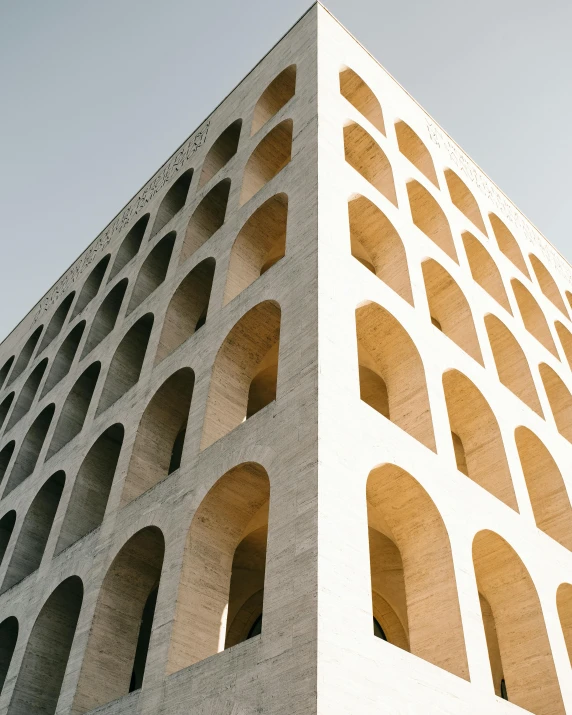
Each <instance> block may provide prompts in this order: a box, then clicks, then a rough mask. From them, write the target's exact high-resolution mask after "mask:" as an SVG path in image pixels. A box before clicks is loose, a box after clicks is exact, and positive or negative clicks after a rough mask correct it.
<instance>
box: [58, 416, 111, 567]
mask: <svg viewBox="0 0 572 715" xmlns="http://www.w3.org/2000/svg"><path fill="white" fill-rule="evenodd" d="M124 434H125V430H124V429H123V425H121V424H114V425H112V426H111V427H108V428H107V429H106V430H105V432H103V434H101V435H100V436H99V437H98V438H97V439H96V441H95V442H94V443H93V445H92V446H91V448H90V450H89V452H88V453H87V455H86V456H85V458H84V460H83V462H82V463H81V467H80V468H79V471H78V473H77V476H76V478H75V483H74V485H73V489H72V493H71V496H70V500H69V503H68V507H67V511H66V515H65V517H64V520H63V523H62V527H61V530H60V535H59V537H58V542H57V545H56V549H55V555H56V556H57V555H58V554H60V553H61V552H62V551H64V550H65V549H67V548H68V546H71V545H72V544H74V543H75V542H76V541H79V539H81V538H83V537H84V536H85V535H86V534H89V533H90V532H91V531H93V530H94V529H97V527H98V526H99V525H100V524H101V522H102V521H103V516H104V514H105V509H106V508H107V502H108V499H109V493H110V491H111V486H112V484H113V477H114V476H115V470H116V468H117V462H118V460H119V454H120V452H121V447H122V446H123V436H124Z"/></svg>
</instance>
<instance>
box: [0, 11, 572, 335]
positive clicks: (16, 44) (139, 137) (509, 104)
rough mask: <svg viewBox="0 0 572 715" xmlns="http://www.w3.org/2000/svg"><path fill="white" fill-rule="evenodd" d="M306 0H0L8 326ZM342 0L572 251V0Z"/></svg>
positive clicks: (412, 87)
mask: <svg viewBox="0 0 572 715" xmlns="http://www.w3.org/2000/svg"><path fill="white" fill-rule="evenodd" d="M310 4H311V3H310V2H308V0H287V1H283V2H276V1H275V0H242V1H241V2H233V1H231V0H210V1H209V2H206V3H205V2H200V3H199V2H197V1H196V0H97V1H96V0H92V1H91V2H90V1H89V0H82V1H81V2H78V0H49V2H46V0H22V1H20V2H18V1H17V0H13V1H12V2H9V0H0V86H1V88H2V89H1V97H2V100H1V103H2V108H1V110H0V127H1V131H0V204H1V206H0V208H1V213H0V216H1V221H2V225H1V231H0V247H1V249H2V250H1V253H0V306H1V307H0V339H2V338H3V337H4V336H5V335H6V334H7V333H8V332H10V330H11V329H12V328H13V327H14V326H15V325H16V324H17V323H18V322H19V320H20V319H21V318H22V317H24V315H25V314H26V313H27V312H28V311H29V310H30V309H31V308H32V307H33V305H34V304H35V303H36V302H37V301H38V300H39V299H40V298H41V297H42V295H43V294H44V293H45V292H46V291H47V290H48V289H49V288H50V286H51V285H52V284H53V283H54V282H55V281H56V280H57V278H58V277H59V276H60V274H61V273H63V272H64V271H65V270H66V268H67V267H68V266H69V265H70V264H71V263H72V262H73V261H74V260H75V258H76V257H77V256H78V255H79V254H80V253H81V252H82V251H83V249H84V248H85V247H86V246H87V245H88V244H89V243H90V242H91V241H92V240H93V239H94V238H95V236H96V235H97V234H98V233H99V232H100V231H101V230H102V229H103V228H104V226H105V225H106V224H107V223H108V222H109V221H110V220H111V219H112V218H113V216H114V215H115V214H116V213H117V212H118V211H119V210H120V209H121V208H122V207H123V205H124V204H125V203H126V202H127V201H128V200H129V199H130V198H131V196H132V195H133V194H134V193H135V192H136V191H137V190H138V189H139V188H140V187H141V186H142V185H143V184H144V183H145V182H146V181H147V179H148V178H149V177H150V176H151V175H152V174H153V173H154V172H155V171H156V169H158V167H159V166H160V165H161V164H162V163H163V161H164V160H165V159H167V158H168V156H169V155H170V154H171V152H173V151H174V150H175V148H176V147H177V146H178V145H179V144H180V143H181V142H182V141H184V139H185V138H186V137H187V136H188V135H189V134H190V133H191V132H192V131H193V129H194V128H195V127H196V126H197V125H198V124H200V123H201V122H202V121H203V120H204V119H205V118H206V116H207V115H208V114H209V113H210V112H211V110H212V109H213V108H214V107H215V105H216V104H218V102H220V100H221V99H222V98H223V97H224V96H225V95H226V94H227V93H228V92H229V91H230V90H231V89H232V88H233V87H234V86H235V85H236V84H237V83H238V82H239V81H240V79H241V78H242V77H243V76H244V75H245V74H246V73H247V72H248V71H249V70H250V69H251V68H252V66H253V65H255V64H256V62H257V61H258V60H259V59H260V58H261V57H262V55H263V54H264V53H265V52H267V51H268V50H269V49H270V48H271V47H272V45H273V44H274V43H275V42H276V41H277V40H278V39H279V38H280V37H281V36H282V35H283V34H284V33H285V32H286V31H287V30H288V28H289V27H290V26H291V25H292V24H293V23H294V22H295V21H296V20H297V19H298V17H299V16H300V15H302V14H303V12H304V11H305V10H306V9H307V8H308V6H309V5H310ZM326 5H327V6H328V7H329V9H330V10H331V11H332V13H333V14H334V15H336V16H337V17H338V19H339V20H340V21H341V22H342V23H343V24H345V25H346V27H347V28H348V29H349V30H350V32H352V33H353V34H354V35H355V36H356V37H357V39H358V40H360V41H361V42H362V44H364V45H365V47H366V48H367V49H369V51H370V52H371V53H372V54H373V55H374V56H375V57H376V58H377V59H378V60H379V61H380V62H381V63H382V64H383V65H384V66H385V67H386V68H387V70H389V72H391V73H392V74H393V76H394V77H395V78H396V79H397V80H398V81H399V82H400V83H401V84H402V85H403V86H404V87H405V88H406V89H407V90H408V91H409V92H410V93H411V94H412V95H413V96H414V97H415V98H416V99H417V101H418V102H419V103H420V104H421V105H422V106H423V107H425V109H426V110H427V111H428V112H429V113H430V114H432V115H433V117H434V118H435V119H436V120H437V121H438V122H439V123H440V124H441V125H442V126H443V127H444V128H445V130H446V131H448V132H449V133H450V134H451V135H452V136H453V138H454V139H455V140H456V141H457V142H458V143H459V144H460V145H461V146H462V147H463V148H464V149H465V151H466V152H467V153H468V154H469V155H470V156H471V157H472V158H473V159H474V160H475V161H476V162H477V163H478V164H479V165H480V166H481V167H482V168H483V170H484V171H485V172H486V173H487V174H488V175H489V176H490V177H491V178H492V179H493V180H494V181H495V182H496V183H497V184H498V185H499V186H500V187H501V189H503V191H505V193H506V194H507V195H508V196H509V197H510V198H511V199H512V200H513V201H514V202H515V203H516V205H517V206H518V207H519V208H520V209H521V210H522V211H524V213H525V214H526V215H527V216H528V217H529V218H530V219H531V220H532V221H533V223H535V224H536V225H537V226H538V228H539V229H540V230H541V231H542V232H543V233H544V234H545V235H546V236H547V238H548V239H549V240H550V241H551V242H552V243H553V244H554V245H555V246H556V247H557V248H558V249H559V250H560V251H561V252H562V253H563V254H564V255H565V257H566V258H568V260H571V261H572V233H571V227H570V222H569V218H568V217H569V214H570V201H571V199H570V195H571V193H572V191H571V189H572V186H571V183H572V182H571V179H570V174H571V163H572V140H571V138H570V137H571V136H572V133H571V131H570V128H569V124H570V117H571V115H572V95H571V86H572V85H571V79H570V78H571V76H572V42H571V41H570V28H571V27H572V2H570V0H544V1H543V2H542V3H540V2H537V1H534V2H533V1H532V0H478V2H476V1H472V2H467V1H466V0H409V2H395V0H393V2H387V1H386V2H382V1H380V0H331V1H330V2H326Z"/></svg>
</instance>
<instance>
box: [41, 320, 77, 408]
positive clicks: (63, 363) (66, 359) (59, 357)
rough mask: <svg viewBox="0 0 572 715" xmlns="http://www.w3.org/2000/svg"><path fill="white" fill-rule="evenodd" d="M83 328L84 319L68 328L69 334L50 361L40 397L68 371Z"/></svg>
mask: <svg viewBox="0 0 572 715" xmlns="http://www.w3.org/2000/svg"><path fill="white" fill-rule="evenodd" d="M84 329H85V320H82V321H81V323H78V324H77V325H76V326H75V327H74V328H73V329H72V330H70V332H69V335H67V337H66V339H65V340H64V341H63V343H62V344H61V345H60V348H59V350H58V352H57V353H56V357H55V358H54V360H53V362H52V367H51V368H50V372H49V373H48V377H47V378H46V382H45V383H44V389H43V390H42V397H44V395H47V394H48V392H49V391H50V390H52V389H53V388H54V387H55V386H56V385H57V384H58V383H59V382H60V381H61V380H63V379H64V377H65V376H66V375H67V374H68V372H69V371H70V367H71V366H72V363H73V361H74V358H75V355H76V353H77V349H78V347H79V344H80V342H81V339H82V336H83V331H84Z"/></svg>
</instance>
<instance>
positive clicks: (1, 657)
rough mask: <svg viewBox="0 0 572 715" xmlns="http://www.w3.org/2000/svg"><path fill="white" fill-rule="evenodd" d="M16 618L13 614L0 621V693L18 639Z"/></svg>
mask: <svg viewBox="0 0 572 715" xmlns="http://www.w3.org/2000/svg"><path fill="white" fill-rule="evenodd" d="M18 631H19V627H18V619H17V618H14V616H9V617H8V618H5V619H4V620H3V621H2V623H0V693H1V692H2V688H3V687H4V683H5V682H6V676H7V675H8V670H9V668H10V663H11V662H12V656H13V655H14V650H15V648H16V642H17V641H18Z"/></svg>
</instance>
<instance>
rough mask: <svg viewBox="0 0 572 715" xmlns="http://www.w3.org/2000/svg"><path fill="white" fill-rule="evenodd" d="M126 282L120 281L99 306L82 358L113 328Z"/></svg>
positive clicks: (125, 280) (124, 280) (125, 279)
mask: <svg viewBox="0 0 572 715" xmlns="http://www.w3.org/2000/svg"><path fill="white" fill-rule="evenodd" d="M127 284H128V280H127V278H124V279H123V280H122V281H119V283H118V284H117V285H115V286H113V288H112V289H111V290H110V291H109V293H108V294H107V295H106V296H105V298H104V299H103V302H102V303H101V305H100V306H99V308H98V310H97V313H96V314H95V318H94V319H93V322H92V324H91V328H90V330H89V334H88V336H87V339H86V341H85V346H84V348H83V354H82V358H84V357H85V356H86V355H88V354H89V353H90V352H91V351H92V350H93V349H94V348H95V347H97V346H98V345H99V343H100V342H101V341H102V340H104V339H105V338H106V337H107V336H108V335H109V333H110V332H111V331H112V330H113V328H114V327H115V323H116V322H117V316H118V314H119V311H120V310H121V305H122V303H123V298H124V297H125V291H126V290H127Z"/></svg>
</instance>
